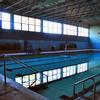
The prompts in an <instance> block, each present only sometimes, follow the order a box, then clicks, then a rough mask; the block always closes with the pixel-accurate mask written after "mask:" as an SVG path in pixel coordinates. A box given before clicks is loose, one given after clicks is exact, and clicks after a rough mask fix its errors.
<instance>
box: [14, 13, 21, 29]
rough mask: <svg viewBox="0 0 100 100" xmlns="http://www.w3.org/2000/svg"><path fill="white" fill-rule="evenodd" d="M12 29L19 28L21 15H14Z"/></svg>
mask: <svg viewBox="0 0 100 100" xmlns="http://www.w3.org/2000/svg"><path fill="white" fill-rule="evenodd" d="M14 29H15V30H21V16H19V15H14Z"/></svg>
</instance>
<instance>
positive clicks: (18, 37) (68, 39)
mask: <svg viewBox="0 0 100 100" xmlns="http://www.w3.org/2000/svg"><path fill="white" fill-rule="evenodd" d="M0 39H1V40H2V41H0V43H1V44H2V43H3V42H5V41H6V42H9V43H11V42H12V43H14V42H19V43H20V44H21V49H25V48H26V47H27V46H26V44H27V45H30V46H31V47H32V48H33V49H38V48H41V49H42V50H51V47H52V46H53V47H56V49H57V50H58V49H59V47H60V45H61V44H64V45H65V44H70V43H75V44H76V45H77V49H85V48H88V38H86V37H78V36H67V35H62V34H60V35H59V34H46V33H36V32H25V31H14V30H0Z"/></svg>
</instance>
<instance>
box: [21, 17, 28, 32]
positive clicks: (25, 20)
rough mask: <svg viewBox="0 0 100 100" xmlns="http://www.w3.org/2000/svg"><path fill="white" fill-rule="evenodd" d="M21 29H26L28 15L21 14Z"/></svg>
mask: <svg viewBox="0 0 100 100" xmlns="http://www.w3.org/2000/svg"><path fill="white" fill-rule="evenodd" d="M22 30H24V31H28V17H24V16H22Z"/></svg>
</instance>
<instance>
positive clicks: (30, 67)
mask: <svg viewBox="0 0 100 100" xmlns="http://www.w3.org/2000/svg"><path fill="white" fill-rule="evenodd" d="M2 56H3V59H4V81H5V85H6V84H7V81H6V78H7V77H6V70H8V71H13V70H14V69H7V68H6V55H2ZM8 58H9V59H11V60H12V61H14V62H16V63H17V64H19V65H21V66H23V67H24V68H26V69H28V70H30V71H31V72H32V73H34V71H36V72H39V70H36V69H34V68H33V67H32V66H29V65H27V64H26V63H24V62H22V61H21V60H20V59H18V58H17V57H15V56H8ZM41 74H42V75H43V76H45V77H47V83H48V76H47V75H45V74H44V73H41ZM36 81H37V79H35V81H34V82H36ZM34 82H33V83H32V84H31V85H29V87H31V86H32V85H33V84H34Z"/></svg>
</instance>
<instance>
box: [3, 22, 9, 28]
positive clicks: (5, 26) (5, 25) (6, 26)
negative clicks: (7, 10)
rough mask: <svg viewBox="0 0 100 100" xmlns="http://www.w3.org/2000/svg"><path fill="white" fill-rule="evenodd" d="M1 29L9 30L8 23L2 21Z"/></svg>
mask: <svg viewBox="0 0 100 100" xmlns="http://www.w3.org/2000/svg"><path fill="white" fill-rule="evenodd" d="M2 28H3V29H10V22H8V21H2Z"/></svg>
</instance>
